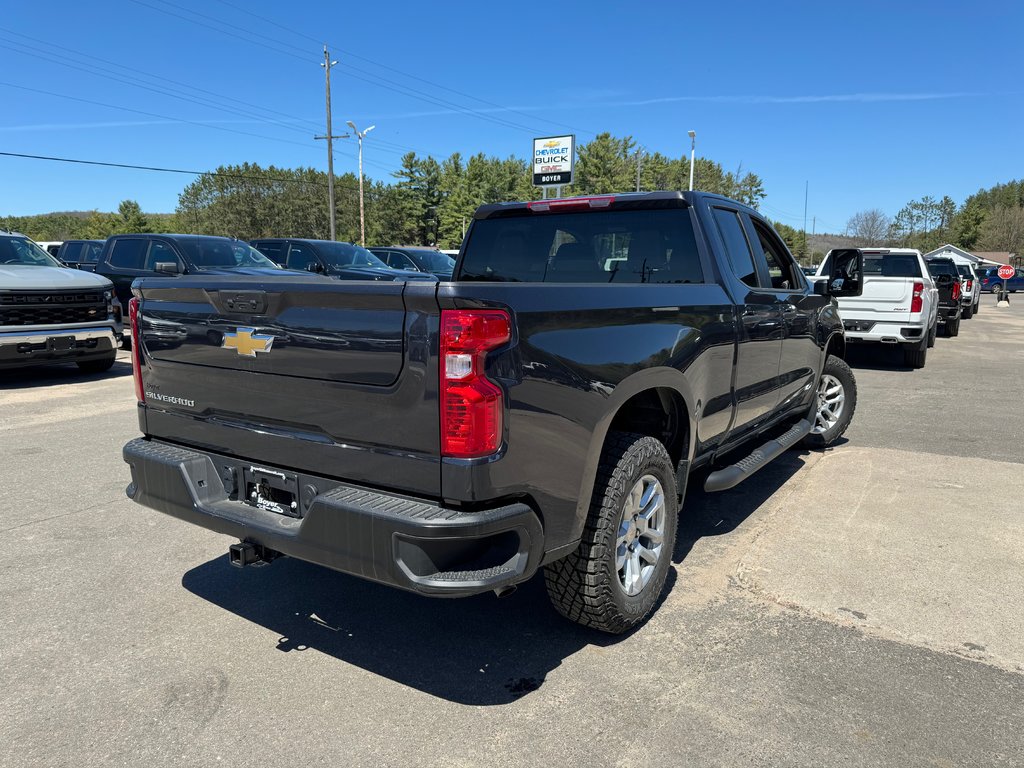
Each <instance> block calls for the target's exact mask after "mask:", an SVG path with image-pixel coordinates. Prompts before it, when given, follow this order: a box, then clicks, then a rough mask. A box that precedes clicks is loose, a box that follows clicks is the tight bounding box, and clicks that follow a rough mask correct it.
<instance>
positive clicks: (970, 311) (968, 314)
mask: <svg viewBox="0 0 1024 768" xmlns="http://www.w3.org/2000/svg"><path fill="white" fill-rule="evenodd" d="M972 317H974V305H973V304H972V305H971V306H969V307H966V308H965V309H964V310H963V311H962V312H961V314H960V319H961V320H970V319H971V318H972Z"/></svg>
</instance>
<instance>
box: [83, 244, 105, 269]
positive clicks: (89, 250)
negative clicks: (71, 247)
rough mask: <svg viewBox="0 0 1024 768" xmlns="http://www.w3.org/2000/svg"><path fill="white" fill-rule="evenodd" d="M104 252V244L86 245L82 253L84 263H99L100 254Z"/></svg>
mask: <svg viewBox="0 0 1024 768" xmlns="http://www.w3.org/2000/svg"><path fill="white" fill-rule="evenodd" d="M102 252H103V243H86V244H85V248H84V250H83V251H82V261H84V262H86V263H87V264H95V263H96V262H97V261H99V258H100V253H102Z"/></svg>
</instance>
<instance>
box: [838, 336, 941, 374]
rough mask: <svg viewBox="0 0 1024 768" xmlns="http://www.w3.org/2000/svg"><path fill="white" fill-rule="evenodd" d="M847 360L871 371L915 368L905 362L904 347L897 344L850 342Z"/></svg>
mask: <svg viewBox="0 0 1024 768" xmlns="http://www.w3.org/2000/svg"><path fill="white" fill-rule="evenodd" d="M940 341H941V339H940ZM846 362H847V364H848V365H849V366H850V367H851V368H854V369H856V368H864V369H866V370H871V371H897V372H899V373H913V372H914V370H915V369H914V368H911V367H910V366H909V365H907V364H906V363H904V362H903V348H902V347H900V346H898V345H896V344H850V345H849V346H848V347H847V348H846Z"/></svg>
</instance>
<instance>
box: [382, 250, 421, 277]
mask: <svg viewBox="0 0 1024 768" xmlns="http://www.w3.org/2000/svg"><path fill="white" fill-rule="evenodd" d="M391 256H392V257H393V258H392V259H390V260H389V261H388V265H389V266H391V267H393V268H394V269H411V270H413V271H414V272H419V268H418V267H417V266H416V265H415V264H413V263H412V259H410V258H409V257H408V256H406V255H405V254H404V253H399V252H398V251H392V252H391Z"/></svg>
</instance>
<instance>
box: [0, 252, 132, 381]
mask: <svg viewBox="0 0 1024 768" xmlns="http://www.w3.org/2000/svg"><path fill="white" fill-rule="evenodd" d="M120 339H121V305H120V304H119V303H118V302H117V300H116V299H115V298H114V286H113V285H112V284H111V282H110V281H109V280H107V279H106V278H105V277H101V276H100V275H94V274H92V273H90V272H81V271H79V270H77V269H68V268H66V267H63V266H61V264H60V263H59V262H58V261H56V260H55V259H54V258H53V257H52V256H50V255H49V254H48V253H46V252H45V251H44V250H43V249H42V248H40V247H39V246H38V245H36V244H35V243H34V242H32V241H31V240H30V239H29V238H27V237H25V236H24V235H19V234H16V233H11V232H0V370H5V369H8V368H16V367H21V366H28V365H45V364H48V363H72V362H73V363H77V364H78V367H79V368H81V369H82V371H84V372H86V373H100V372H102V371H105V370H107V369H109V368H110V366H112V365H113V364H114V358H115V356H116V354H117V348H118V346H120V345H119V342H120Z"/></svg>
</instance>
